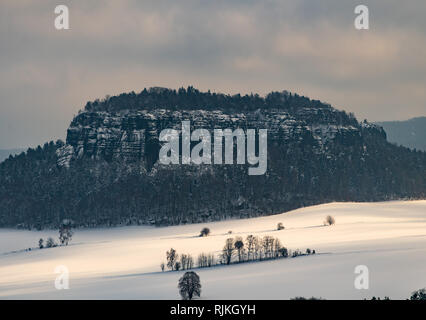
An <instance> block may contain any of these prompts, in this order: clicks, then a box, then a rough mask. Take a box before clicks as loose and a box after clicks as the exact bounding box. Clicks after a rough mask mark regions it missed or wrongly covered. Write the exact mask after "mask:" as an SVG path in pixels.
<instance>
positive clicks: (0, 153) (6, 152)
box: [0, 148, 25, 162]
mask: <svg viewBox="0 0 426 320" xmlns="http://www.w3.org/2000/svg"><path fill="white" fill-rule="evenodd" d="M22 151H25V149H24V148H19V149H0V162H2V161H4V160H6V159H7V158H9V156H10V155H16V154H18V153H21V152H22Z"/></svg>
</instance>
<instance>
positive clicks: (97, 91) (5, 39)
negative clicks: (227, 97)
mask: <svg viewBox="0 0 426 320" xmlns="http://www.w3.org/2000/svg"><path fill="white" fill-rule="evenodd" d="M59 4H65V5H67V6H68V7H69V10H70V28H71V29H70V30H56V29H55V28H54V19H55V17H56V15H55V13H54V9H55V7H56V6H57V5H59ZM358 4H365V5H367V6H368V7H369V9H370V30H362V31H360V30H356V29H355V28H354V19H355V16H356V15H355V13H354V8H355V7H356V6H357V5H358ZM425 17H426V1H424V0H407V1H400V0H376V1H364V0H363V1H361V0H359V1H353V0H321V1H313V0H299V1H297V0H295V1H286V0H277V1H272V0H264V1H253V0H239V1H236V0H228V1H222V0H199V1H195V0H194V1H185V0H178V1H176V0H175V1H161V0H156V1H144V0H128V1H124V0H121V1H117V0H110V1H105V0H103V1H100V0H99V1H97V0H90V1H87V0H81V1H80V0H72V1H66V0H56V1H50V0H39V1H29V0H19V1H16V0H1V1H0V70H1V72H0V98H1V99H0V115H1V116H0V148H13V147H27V146H36V145H38V144H43V143H44V142H45V141H48V140H56V139H58V138H61V139H64V138H65V134H66V129H67V127H68V125H69V123H70V122H71V120H72V117H73V115H75V114H76V113H77V111H78V110H79V109H81V108H83V106H84V105H85V103H86V102H87V101H88V100H94V99H96V98H103V97H104V96H105V95H107V94H109V95H114V94H118V93H121V92H128V91H132V90H134V91H136V92H139V91H141V90H142V89H143V88H144V87H151V86H162V87H170V88H179V87H181V86H184V87H186V86H188V85H193V86H194V87H196V88H199V89H201V90H208V89H210V90H212V91H216V92H224V93H230V94H234V93H242V94H244V93H250V92H257V93H259V94H262V95H264V94H265V93H267V92H270V91H272V90H289V91H293V92H297V93H299V94H303V95H306V96H309V97H311V98H314V99H320V100H322V101H325V102H329V103H331V104H332V105H333V106H334V107H336V108H338V109H342V110H346V111H351V112H354V113H355V115H356V116H357V118H358V119H359V120H363V119H364V118H367V119H368V120H370V121H378V120H399V119H400V120H405V119H408V118H411V117H414V116H421V115H426V99H425V98H426V90H425V89H426V19H425Z"/></svg>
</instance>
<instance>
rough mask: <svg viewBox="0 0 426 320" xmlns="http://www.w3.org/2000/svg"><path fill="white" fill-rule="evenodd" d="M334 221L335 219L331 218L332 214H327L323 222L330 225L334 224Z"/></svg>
mask: <svg viewBox="0 0 426 320" xmlns="http://www.w3.org/2000/svg"><path fill="white" fill-rule="evenodd" d="M335 223H336V220H334V218H333V217H332V216H327V217H326V218H325V224H326V225H329V226H331V225H333V224H335Z"/></svg>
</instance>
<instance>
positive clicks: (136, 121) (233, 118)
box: [57, 108, 384, 167]
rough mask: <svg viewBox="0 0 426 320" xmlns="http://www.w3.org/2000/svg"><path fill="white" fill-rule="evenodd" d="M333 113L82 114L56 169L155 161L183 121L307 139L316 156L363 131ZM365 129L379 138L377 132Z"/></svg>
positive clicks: (273, 139)
mask: <svg viewBox="0 0 426 320" xmlns="http://www.w3.org/2000/svg"><path fill="white" fill-rule="evenodd" d="M339 116H340V113H339V112H338V111H336V110H335V109H332V108H323V109H312V108H302V109H300V110H298V112H297V113H295V114H289V113H287V112H284V111H280V110H257V111H254V112H248V113H247V112H246V113H225V112H223V111H221V110H215V111H206V110H189V111H172V110H165V109H158V110H154V111H145V110H142V111H132V112H130V111H126V112H118V113H108V112H82V113H80V114H79V115H78V116H76V117H75V119H74V120H73V121H72V123H71V125H70V127H69V129H68V132H67V140H66V145H64V146H63V147H62V148H60V149H59V150H58V151H57V155H58V161H57V162H58V165H59V166H61V167H62V166H63V167H69V166H70V164H71V163H72V161H73V160H76V159H79V158H83V157H88V158H92V159H98V160H99V159H103V160H106V161H111V160H114V159H116V160H118V159H120V160H124V161H131V162H134V161H142V162H144V163H146V162H147V161H151V160H152V159H154V162H155V156H156V154H155V153H156V152H158V146H159V142H158V137H159V134H160V132H161V130H163V129H166V128H171V129H176V130H178V131H180V130H181V125H182V121H185V120H189V121H190V122H191V130H195V129H199V128H204V129H209V130H211V132H212V131H213V129H226V128H230V129H233V130H234V129H236V128H241V129H244V130H246V129H267V130H268V141H269V143H272V144H286V143H288V142H290V141H292V142H297V141H299V140H302V138H303V139H306V138H307V137H309V138H311V139H312V141H313V148H314V151H315V152H316V153H327V152H328V150H329V149H328V147H327V146H328V145H329V144H332V143H333V142H335V141H336V140H338V141H339V142H340V143H346V144H348V145H350V144H353V143H354V142H355V141H357V142H359V141H360V140H361V139H362V129H363V128H364V129H365V128H366V126H365V125H364V127H362V126H360V125H358V124H357V123H356V122H355V123H354V122H349V121H343V120H342V119H340V118H339ZM368 130H371V131H374V132H376V134H378V135H383V136H384V132H383V131H382V130H381V128H380V127H375V126H369V127H368Z"/></svg>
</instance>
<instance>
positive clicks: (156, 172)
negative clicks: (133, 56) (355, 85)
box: [0, 87, 426, 229]
mask: <svg viewBox="0 0 426 320" xmlns="http://www.w3.org/2000/svg"><path fill="white" fill-rule="evenodd" d="M184 120H190V121H191V129H195V128H205V129H209V130H213V129H214V128H232V129H236V128H242V129H244V130H246V129H248V128H253V129H267V130H268V167H267V171H266V174H264V175H259V176H249V175H248V174H247V165H194V164H191V165H173V166H166V165H162V164H160V163H159V161H158V151H159V149H160V147H161V145H162V142H160V141H159V139H158V137H159V133H160V131H161V130H162V129H164V128H175V129H177V130H178V129H179V127H180V126H181V122H182V121H184ZM401 198H404V199H405V198H418V199H420V198H426V153H424V152H420V151H412V150H409V149H408V148H404V147H399V146H396V145H393V144H390V143H389V142H387V141H386V134H385V132H384V131H383V129H382V128H381V127H379V126H376V125H372V124H369V123H367V122H362V123H359V122H358V121H357V120H356V119H355V117H354V116H353V115H351V114H347V113H345V112H343V111H339V110H336V109H334V108H332V107H331V106H330V105H328V104H324V103H321V102H320V101H316V100H310V99H308V98H306V97H301V96H298V95H296V94H291V93H288V92H285V91H284V92H273V93H270V94H268V95H267V96H266V97H260V96H258V95H246V96H241V95H234V96H229V95H223V94H216V93H210V92H200V91H198V90H196V89H194V88H192V87H189V88H188V89H179V90H177V91H176V90H170V89H163V88H151V89H144V90H143V91H142V92H140V93H139V94H136V93H133V92H132V93H128V94H121V95H119V96H115V97H106V98H105V99H104V100H102V101H100V100H96V101H93V102H89V103H87V105H86V106H85V108H84V110H82V111H81V112H80V113H79V114H78V115H77V116H76V117H75V118H74V119H73V120H72V122H71V125H70V127H69V128H68V131H67V140H66V142H62V141H57V142H50V143H46V144H45V145H44V146H42V147H38V148H36V149H29V150H28V151H27V152H26V153H25V154H20V155H17V156H14V157H10V158H9V159H8V160H6V161H4V162H3V163H1V164H0V226H1V227H6V226H7V227H24V228H38V229H39V228H45V227H57V226H58V225H59V224H60V222H61V221H62V220H63V219H72V220H73V221H74V223H75V224H76V225H77V226H89V227H94V226H110V225H131V224H155V225H170V224H183V223H192V222H201V221H212V220H221V219H226V218H231V217H233V218H243V217H254V216H260V215H269V214H274V213H279V212H283V211H287V210H291V209H294V208H298V207H303V206H308V205H313V204H319V203H325V202H330V201H379V200H391V199H401Z"/></svg>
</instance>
